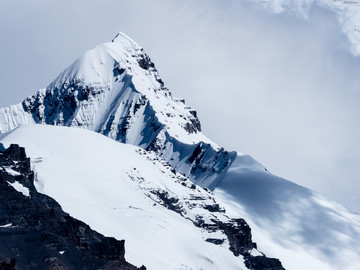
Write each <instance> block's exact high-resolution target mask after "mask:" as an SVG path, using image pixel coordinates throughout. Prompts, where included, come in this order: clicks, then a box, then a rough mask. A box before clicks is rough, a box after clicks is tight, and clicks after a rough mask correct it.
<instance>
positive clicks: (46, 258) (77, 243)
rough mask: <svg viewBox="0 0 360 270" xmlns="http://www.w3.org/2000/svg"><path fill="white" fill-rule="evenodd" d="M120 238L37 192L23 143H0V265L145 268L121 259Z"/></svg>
mask: <svg viewBox="0 0 360 270" xmlns="http://www.w3.org/2000/svg"><path fill="white" fill-rule="evenodd" d="M12 184H13V185H14V186H15V187H16V185H17V186H20V188H17V189H15V188H14V187H13V186H12ZM21 186H22V187H21ZM18 190H19V191H18ZM124 243H125V242H124V240H121V241H118V240H116V239H115V238H111V237H105V236H103V235H101V234H99V233H97V232H95V231H94V230H92V229H91V228H90V227H89V226H88V225H86V224H85V223H83V222H81V221H79V220H76V219H74V218H72V217H71V216H70V215H69V214H67V213H65V212H64V211H63V210H62V209H61V207H60V205H59V204H58V203H57V202H56V201H55V200H54V199H52V198H50V197H48V196H46V195H43V194H40V193H38V192H37V191H36V189H35V186H34V173H33V172H32V171H31V166H30V160H29V158H27V157H26V154H25V149H24V148H22V147H19V146H18V145H11V146H10V147H9V148H8V149H6V150H4V147H2V146H1V147H0V270H5V269H9V270H13V269H20V270H27V269H34V270H35V269H36V270H39V269H54V270H55V269H56V270H62V269H69V270H72V269H74V270H75V269H76V270H78V269H79V270H80V269H81V270H85V269H86V270H87V269H88V270H92V269H94V270H95V269H96V270H97V269H102V270H110V269H115V270H116V269H122V270H136V269H141V270H145V269H146V268H145V267H144V266H142V267H141V268H137V267H135V266H133V265H131V264H129V263H127V262H126V261H125V257H124V256H125V248H124Z"/></svg>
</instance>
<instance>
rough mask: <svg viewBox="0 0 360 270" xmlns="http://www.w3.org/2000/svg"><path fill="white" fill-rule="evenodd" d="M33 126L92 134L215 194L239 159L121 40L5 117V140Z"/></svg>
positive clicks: (1, 116)
mask: <svg viewBox="0 0 360 270" xmlns="http://www.w3.org/2000/svg"><path fill="white" fill-rule="evenodd" d="M29 123H37V124H48V125H61V126H70V127H79V128H84V129H89V130H92V131H96V132H99V133H101V134H104V135H105V136H107V137H109V138H111V139H114V140H116V141H119V142H122V143H129V144H133V145H136V146H139V147H141V148H143V149H146V150H152V151H155V152H156V153H157V154H158V155H159V156H160V157H162V158H164V159H165V160H166V161H168V162H169V163H170V164H171V165H172V166H173V167H174V168H175V169H176V170H177V171H179V172H182V173H184V174H185V175H186V176H188V177H190V178H191V179H193V180H194V181H195V182H196V183H197V184H199V185H202V186H215V184H214V183H215V182H218V181H220V179H221V177H222V175H223V174H224V172H226V169H227V168H228V165H229V164H230V163H231V162H232V161H233V160H234V159H235V156H236V153H235V152H233V153H228V152H226V151H224V149H221V148H219V147H218V146H217V145H216V144H215V143H213V142H211V141H210V140H209V139H208V138H207V137H206V136H204V135H203V134H202V133H201V125H200V121H199V119H198V117H197V113H196V111H195V110H192V109H191V108H190V107H188V106H186V105H185V101H184V100H183V99H179V98H174V97H172V95H171V93H170V91H169V90H168V89H167V88H166V87H165V85H164V82H163V81H162V80H161V78H160V76H159V73H158V71H157V69H156V68H155V65H154V63H153V62H152V61H151V59H150V57H149V56H148V55H147V54H146V53H145V52H144V50H143V48H142V47H140V46H139V45H138V44H137V43H135V42H134V41H133V40H132V39H130V38H129V37H127V36H126V35H125V34H123V33H119V34H117V35H116V37H115V38H114V39H113V40H112V41H111V42H108V43H104V44H101V45H99V46H97V47H95V48H94V49H92V50H89V51H87V52H86V53H85V54H84V55H83V56H81V57H80V58H78V59H77V60H76V61H75V62H74V63H73V64H71V65H70V66H69V67H68V68H67V69H65V70H64V71H63V72H62V73H61V74H60V75H59V76H58V77H57V78H56V79H55V80H54V81H53V82H51V83H50V84H49V86H48V87H47V88H46V89H41V90H40V91H38V93H37V94H35V95H34V96H31V97H28V98H27V99H25V100H24V101H23V102H22V103H21V104H17V105H15V106H10V107H8V108H3V109H0V132H2V133H4V132H8V131H10V130H12V129H14V128H16V127H17V126H19V125H22V124H29ZM175 153H178V154H175Z"/></svg>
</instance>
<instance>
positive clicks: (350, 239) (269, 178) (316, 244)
mask: <svg viewBox="0 0 360 270" xmlns="http://www.w3.org/2000/svg"><path fill="white" fill-rule="evenodd" d="M245 157H246V156H245ZM243 159H244V157H241V156H240V155H239V156H238V157H237V158H236V160H235V161H234V163H233V164H232V165H231V166H230V168H229V170H228V173H227V174H226V175H225V177H224V179H223V181H222V182H221V183H219V185H218V186H217V187H216V188H215V190H214V195H215V197H216V198H217V199H219V200H220V201H222V202H223V204H224V205H225V206H226V207H225V208H226V209H227V210H228V211H229V212H230V213H232V214H233V215H238V216H241V217H243V218H245V220H246V221H247V222H248V223H249V224H250V227H251V228H252V231H253V237H254V240H255V242H256V241H258V242H259V244H258V246H259V248H260V250H262V251H264V252H266V253H267V254H269V255H270V256H274V255H275V254H276V256H278V257H279V258H280V260H281V261H282V263H283V265H284V267H285V268H286V269H292V270H297V269H298V270H303V269H326V270H330V269H332V270H335V269H346V270H350V269H351V270H355V269H358V268H359V265H360V241H359V239H360V216H359V215H357V214H354V213H352V212H351V211H350V210H348V209H346V208H345V207H343V206H341V205H340V204H338V203H335V202H332V201H329V200H327V199H326V198H325V197H323V196H322V195H320V194H318V193H316V192H314V191H311V190H308V189H306V188H303V187H301V186H298V185H296V184H294V183H292V182H289V181H287V180H285V179H282V178H280V177H277V176H275V175H272V174H270V173H268V172H266V171H264V170H263V169H262V166H261V165H260V164H258V163H257V162H256V161H252V160H251V159H250V160H249V162H248V163H247V166H244V160H243ZM251 164H252V165H251Z"/></svg>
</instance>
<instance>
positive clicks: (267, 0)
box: [256, 0, 360, 55]
mask: <svg viewBox="0 0 360 270" xmlns="http://www.w3.org/2000/svg"><path fill="white" fill-rule="evenodd" d="M256 1H257V2H259V3H261V4H262V5H263V6H265V7H266V8H268V9H269V10H271V11H272V12H275V13H282V12H284V11H291V12H295V13H297V14H299V15H300V16H303V17H305V18H307V17H308V13H309V10H310V9H311V7H312V6H313V5H320V6H322V7H325V8H327V9H329V10H331V11H332V12H334V14H335V15H336V16H337V19H338V21H339V23H340V25H341V27H342V30H343V32H344V33H345V34H346V35H347V37H348V39H349V41H350V43H351V50H352V52H353V54H355V55H360V3H359V1H358V0H352V1H343V0H340V1H339V0H290V1H289V0H256Z"/></svg>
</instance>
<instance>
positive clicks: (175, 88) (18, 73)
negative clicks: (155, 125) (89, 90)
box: [0, 0, 360, 211]
mask: <svg viewBox="0 0 360 270" xmlns="http://www.w3.org/2000/svg"><path fill="white" fill-rule="evenodd" d="M273 2H281V1H273ZM287 2H288V3H290V2H294V3H298V2H299V1H287ZM304 2H306V3H308V4H307V5H306V10H305V11H304V8H303V7H300V8H298V9H297V8H295V9H292V8H287V7H286V6H285V7H284V8H282V9H278V8H277V9H274V8H264V5H260V4H255V3H254V1H245V0H243V1H240V0H238V1H231V0H207V1H205V0H197V1H194V0H182V1H179V0H151V1H149V0H132V1H121V0H101V1H100V0H97V1H96V0H76V1H75V0H72V1H70V0H62V1H48V0H26V1H25V0H23V1H16V0H0V44H1V45H0V46H1V47H0V48H1V50H0V79H1V85H0V107H3V106H7V105H10V104H15V103H18V102H21V101H22V100H23V99H24V98H25V97H27V96H29V95H32V94H34V93H35V92H36V91H37V89H39V88H43V87H46V86H47V85H48V84H49V83H50V82H51V81H52V80H53V79H54V78H55V77H56V76H57V75H58V74H59V73H60V72H61V71H62V70H63V69H65V68H66V67H67V66H68V65H70V64H71V63H72V62H73V61H74V60H75V59H76V58H77V57H79V56H80V55H81V54H82V53H83V52H84V51H86V50H87V49H91V48H92V47H94V46H96V45H97V44H100V43H102V42H107V41H109V40H111V39H112V38H113V37H114V36H115V35H116V33H117V32H119V31H123V32H125V33H126V34H128V35H129V36H131V37H132V38H133V39H134V40H136V41H137V42H138V43H139V44H141V45H142V46H143V47H144V48H145V50H146V52H148V54H149V55H150V56H151V58H152V60H153V61H154V62H155V64H156V66H157V68H158V70H159V72H160V75H161V76H162V78H163V80H164V81H165V84H166V85H167V86H168V87H169V89H170V90H171V91H172V93H173V94H174V95H175V96H179V97H184V98H185V99H186V102H187V104H189V105H190V106H192V107H193V108H195V109H196V110H197V111H198V114H199V117H200V120H201V122H202V127H203V131H204V133H205V134H206V135H207V136H208V137H210V138H211V139H212V140H214V141H215V142H216V143H218V144H219V145H222V146H224V147H225V148H227V149H228V150H237V151H240V152H243V153H248V154H251V155H252V156H253V157H255V158H256V159H257V160H258V161H260V162H261V163H262V164H264V165H265V166H266V167H267V168H268V169H269V170H270V171H271V172H273V173H275V174H277V175H279V176H282V177H284V178H287V179H289V180H291V181H293V182H296V183H298V184H300V185H304V186H306V187H309V188H312V189H314V190H317V191H319V192H321V193H323V194H324V195H326V196H327V197H329V198H331V199H335V200H337V201H339V202H341V203H343V204H345V205H347V206H348V207H350V208H351V209H353V210H355V211H360V193H359V190H360V181H359V180H360V171H359V169H358V168H359V167H360V149H359V138H360V126H359V115H360V89H359V86H360V76H359V74H360V72H359V71H360V59H359V57H356V56H354V54H352V53H351V49H353V48H354V44H355V43H354V40H352V41H353V43H350V42H349V35H345V34H344V33H343V31H342V30H344V25H345V24H344V20H343V19H341V18H339V16H336V15H335V14H334V12H333V11H332V10H331V9H329V8H324V7H323V5H322V4H321V3H320V2H319V3H320V4H316V3H313V1H304ZM323 2H324V1H323ZM325 2H326V1H325ZM355 2H356V1H355ZM309 3H311V4H312V5H310V4H309ZM320 5H321V6H320ZM299 10H300V12H299ZM274 11H275V12H274ZM359 16H360V15H359ZM339 20H340V22H341V24H340V23H339V22H338V21H339ZM347 27H348V25H347ZM348 28H349V27H348ZM350 29H351V27H350ZM352 51H353V52H354V49H353V50H352Z"/></svg>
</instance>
